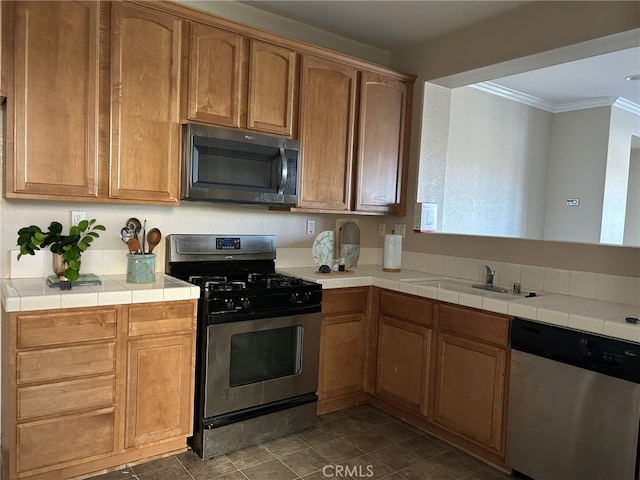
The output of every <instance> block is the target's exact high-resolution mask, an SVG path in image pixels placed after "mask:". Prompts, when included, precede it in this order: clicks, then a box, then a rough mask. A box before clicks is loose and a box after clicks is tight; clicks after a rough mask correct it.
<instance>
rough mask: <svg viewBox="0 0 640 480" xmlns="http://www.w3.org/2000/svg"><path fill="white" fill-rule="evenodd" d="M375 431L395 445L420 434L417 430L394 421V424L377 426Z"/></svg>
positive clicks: (374, 428)
mask: <svg viewBox="0 0 640 480" xmlns="http://www.w3.org/2000/svg"><path fill="white" fill-rule="evenodd" d="M373 430H374V431H375V432H376V433H378V434H380V435H382V436H383V437H385V438H388V439H389V440H391V441H392V442H393V443H397V442H402V441H403V440H408V439H410V438H412V437H415V436H417V435H419V434H420V432H419V431H418V430H415V429H413V428H411V427H409V425H407V424H405V423H403V422H399V421H396V420H394V421H393V422H389V423H383V424H380V425H376V426H375V427H373Z"/></svg>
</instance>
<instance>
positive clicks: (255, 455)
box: [226, 445, 275, 470]
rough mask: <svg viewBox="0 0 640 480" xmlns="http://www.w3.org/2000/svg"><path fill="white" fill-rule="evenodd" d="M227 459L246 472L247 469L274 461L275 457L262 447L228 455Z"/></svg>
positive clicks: (256, 446)
mask: <svg viewBox="0 0 640 480" xmlns="http://www.w3.org/2000/svg"><path fill="white" fill-rule="evenodd" d="M226 457H227V458H228V459H229V460H231V461H232V462H233V464H234V465H235V466H236V467H238V470H244V469H245V468H247V467H250V466H252V465H255V464H257V463H263V462H266V461H268V460H273V459H274V458H275V457H274V456H273V455H271V453H270V452H269V451H268V450H266V449H265V448H264V447H262V446H261V445H254V446H253V447H248V448H243V449H242V450H237V451H235V452H232V453H227V455H226Z"/></svg>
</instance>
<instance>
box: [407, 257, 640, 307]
mask: <svg viewBox="0 0 640 480" xmlns="http://www.w3.org/2000/svg"><path fill="white" fill-rule="evenodd" d="M485 265H488V266H489V267H491V269H492V270H495V276H494V282H493V283H494V285H498V286H500V287H503V288H506V289H509V290H510V289H512V288H513V284H514V283H519V284H520V285H521V288H522V290H523V291H532V292H548V293H557V294H561V295H572V296H576V297H583V298H592V299H596V300H604V301H608V302H616V303H626V304H630V305H640V278H639V277H622V276H617V275H608V274H604V273H595V272H582V271H573V270H563V269H559V268H550V267H539V266H535V265H520V264H516V263H505V262H496V261H491V260H482V259H476V258H464V257H453V256H447V255H434V254H430V253H417V252H407V251H403V252H402V268H403V269H408V270H418V271H420V272H425V273H430V274H435V275H443V276H447V277H454V278H460V279H462V280H468V281H472V282H480V283H483V282H484V281H485V276H486V268H485Z"/></svg>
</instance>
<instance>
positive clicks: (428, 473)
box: [398, 458, 458, 480]
mask: <svg viewBox="0 0 640 480" xmlns="http://www.w3.org/2000/svg"><path fill="white" fill-rule="evenodd" d="M398 473H400V475H402V477H403V478H405V479H406V480H458V477H456V476H455V475H454V473H453V472H452V471H451V470H450V469H449V467H447V466H446V465H442V464H441V463H438V462H434V461H433V459H432V458H431V459H428V460H423V461H422V462H420V463H416V464H415V465H411V466H410V467H407V468H405V469H404V470H400V472H398Z"/></svg>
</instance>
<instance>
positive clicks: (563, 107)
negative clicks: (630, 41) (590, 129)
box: [470, 82, 640, 115]
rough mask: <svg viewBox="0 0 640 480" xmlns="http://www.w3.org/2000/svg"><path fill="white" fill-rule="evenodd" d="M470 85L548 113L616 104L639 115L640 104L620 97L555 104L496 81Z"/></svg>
mask: <svg viewBox="0 0 640 480" xmlns="http://www.w3.org/2000/svg"><path fill="white" fill-rule="evenodd" d="M470 86H471V87H473V88H476V89H478V90H482V91H483V92H487V93H490V94H492V95H497V96H499V97H503V98H508V99H509V100H513V101H515V102H519V103H522V104H524V105H528V106H530V107H534V108H538V109H540V110H544V111H546V112H550V113H562V112H571V111H574V110H584V109H587V108H596V107H611V106H616V107H619V108H622V109H623V110H626V111H628V112H631V113H635V114H636V115H640V105H638V104H636V103H633V102H630V101H629V100H626V99H624V98H620V97H600V98H593V99H589V100H581V101H578V102H569V103H561V104H555V103H552V102H548V101H547V100H543V99H541V98H538V97H535V96H533V95H528V94H526V93H522V92H519V91H517V90H513V89H511V88H507V87H503V86H502V85H498V84H497V83H493V82H480V83H475V84H473V85H470Z"/></svg>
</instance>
